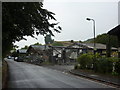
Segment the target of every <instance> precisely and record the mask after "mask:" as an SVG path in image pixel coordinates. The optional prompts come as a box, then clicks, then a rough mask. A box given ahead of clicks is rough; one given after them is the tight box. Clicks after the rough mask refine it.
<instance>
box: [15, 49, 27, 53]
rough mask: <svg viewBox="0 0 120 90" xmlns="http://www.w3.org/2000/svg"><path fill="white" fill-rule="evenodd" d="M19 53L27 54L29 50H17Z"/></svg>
mask: <svg viewBox="0 0 120 90" xmlns="http://www.w3.org/2000/svg"><path fill="white" fill-rule="evenodd" d="M17 52H18V53H26V52H27V49H19V50H17Z"/></svg>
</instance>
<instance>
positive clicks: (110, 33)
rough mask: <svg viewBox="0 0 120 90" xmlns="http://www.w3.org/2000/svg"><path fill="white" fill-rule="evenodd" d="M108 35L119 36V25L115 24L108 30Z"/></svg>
mask: <svg viewBox="0 0 120 90" xmlns="http://www.w3.org/2000/svg"><path fill="white" fill-rule="evenodd" d="M108 34H109V35H115V36H120V25H118V26H116V27H115V28H113V29H112V30H110V31H109V32H108Z"/></svg>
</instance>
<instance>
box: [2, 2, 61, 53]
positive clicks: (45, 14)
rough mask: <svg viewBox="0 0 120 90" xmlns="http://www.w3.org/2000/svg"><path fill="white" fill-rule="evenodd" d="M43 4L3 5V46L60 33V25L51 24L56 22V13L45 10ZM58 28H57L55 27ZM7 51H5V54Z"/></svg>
mask: <svg viewBox="0 0 120 90" xmlns="http://www.w3.org/2000/svg"><path fill="white" fill-rule="evenodd" d="M42 7H43V4H42V3H41V2H3V3H2V23H3V24H2V29H3V30H2V31H3V32H2V34H3V38H2V41H3V46H5V47H8V44H5V43H6V42H5V41H8V42H10V43H12V42H15V41H20V40H22V39H24V37H23V36H31V37H34V38H35V36H34V35H35V34H37V35H39V34H41V35H44V34H51V35H54V34H53V31H56V32H58V33H60V30H61V28H60V26H58V27H57V25H58V23H52V24H51V23H50V21H49V20H54V21H56V19H55V18H54V15H55V14H54V13H52V12H50V11H48V10H47V9H43V8H42ZM55 26H56V27H55ZM5 50H6V49H3V52H4V51H5Z"/></svg>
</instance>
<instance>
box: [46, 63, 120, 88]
mask: <svg viewBox="0 0 120 90" xmlns="http://www.w3.org/2000/svg"><path fill="white" fill-rule="evenodd" d="M45 67H47V68H51V69H55V70H59V71H62V72H69V73H71V74H74V75H77V76H82V77H85V78H89V79H93V80H97V81H100V82H103V83H107V84H111V85H115V86H117V87H118V88H120V77H115V76H107V75H103V74H97V73H92V72H85V71H84V70H75V69H74V65H54V66H45Z"/></svg>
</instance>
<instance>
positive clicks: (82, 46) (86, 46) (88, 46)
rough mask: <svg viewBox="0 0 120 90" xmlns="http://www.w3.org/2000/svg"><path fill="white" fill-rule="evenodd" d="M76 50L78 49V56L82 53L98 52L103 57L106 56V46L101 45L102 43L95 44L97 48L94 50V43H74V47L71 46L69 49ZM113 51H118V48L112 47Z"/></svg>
mask: <svg viewBox="0 0 120 90" xmlns="http://www.w3.org/2000/svg"><path fill="white" fill-rule="evenodd" d="M70 47H72V48H76V49H78V55H79V54H81V53H88V52H92V53H93V52H94V50H95V52H98V53H100V54H101V55H106V48H107V47H106V45H104V44H100V43H95V48H94V43H74V44H73V45H71V46H69V48H70ZM111 49H112V51H117V48H114V47H112V48H111Z"/></svg>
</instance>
